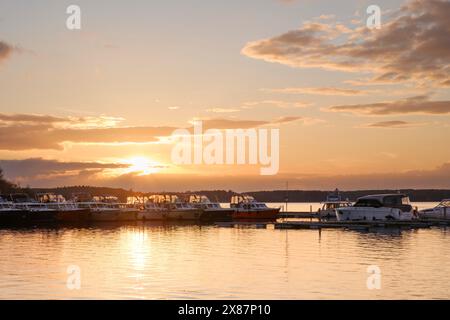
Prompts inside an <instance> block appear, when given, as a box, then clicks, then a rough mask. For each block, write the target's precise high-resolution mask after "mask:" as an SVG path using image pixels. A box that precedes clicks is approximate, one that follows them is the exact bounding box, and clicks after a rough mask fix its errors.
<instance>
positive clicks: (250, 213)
mask: <svg viewBox="0 0 450 320" xmlns="http://www.w3.org/2000/svg"><path fill="white" fill-rule="evenodd" d="M230 208H232V209H234V210H235V211H234V212H233V215H232V217H233V219H245V220H247V219H248V220H276V219H277V216H278V213H279V212H280V208H269V207H267V205H266V204H265V203H262V202H258V201H256V200H255V199H254V198H253V197H251V196H248V195H236V196H233V197H231V203H230Z"/></svg>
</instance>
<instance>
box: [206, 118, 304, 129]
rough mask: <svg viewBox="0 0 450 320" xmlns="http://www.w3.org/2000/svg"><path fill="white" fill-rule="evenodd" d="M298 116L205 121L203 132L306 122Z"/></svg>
mask: <svg viewBox="0 0 450 320" xmlns="http://www.w3.org/2000/svg"><path fill="white" fill-rule="evenodd" d="M308 119H310V118H303V117H299V116H285V117H280V118H277V119H273V120H235V119H221V118H218V119H205V120H202V121H203V130H207V129H222V130H223V129H250V128H257V127H262V126H268V125H280V124H285V123H290V122H295V121H299V120H304V121H306V120H308Z"/></svg>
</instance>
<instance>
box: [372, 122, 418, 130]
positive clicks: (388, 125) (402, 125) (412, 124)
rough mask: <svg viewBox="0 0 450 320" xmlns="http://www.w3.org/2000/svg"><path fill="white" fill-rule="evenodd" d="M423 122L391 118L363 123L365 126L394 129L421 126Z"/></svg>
mask: <svg viewBox="0 0 450 320" xmlns="http://www.w3.org/2000/svg"><path fill="white" fill-rule="evenodd" d="M422 125H424V123H417V122H407V121H401V120H392V121H380V122H375V123H369V124H366V125H364V126H363V127H365V128H394V129H402V128H411V127H418V126H422Z"/></svg>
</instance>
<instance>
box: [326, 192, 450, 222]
mask: <svg viewBox="0 0 450 320" xmlns="http://www.w3.org/2000/svg"><path fill="white" fill-rule="evenodd" d="M318 215H319V216H320V217H321V218H329V219H336V220H337V221H384V220H401V221H409V220H416V219H444V220H446V219H450V199H444V200H442V201H441V202H440V203H439V204H438V205H437V206H436V207H434V208H429V209H423V210H420V211H419V210H417V208H414V207H413V206H412V205H411V202H410V199H409V197H408V196H407V195H406V194H401V193H398V194H376V195H368V196H364V197H361V198H358V199H357V201H356V202H355V203H354V204H353V203H352V202H350V201H348V200H342V199H341V197H340V196H339V191H338V190H337V189H336V191H335V193H334V194H331V195H329V196H328V198H327V201H325V202H324V203H323V206H322V208H321V209H319V211H318Z"/></svg>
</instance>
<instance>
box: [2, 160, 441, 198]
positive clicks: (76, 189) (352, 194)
mask: <svg viewBox="0 0 450 320" xmlns="http://www.w3.org/2000/svg"><path fill="white" fill-rule="evenodd" d="M18 192H23V193H27V194H29V195H30V196H32V197H34V196H35V195H36V194H37V193H42V192H44V193H45V192H51V193H55V194H61V195H63V196H64V197H65V198H66V199H70V198H72V195H73V194H76V193H89V194H91V195H92V196H105V195H109V196H115V197H118V198H119V199H120V200H121V201H123V202H125V201H126V200H127V197H129V196H144V195H151V194H154V192H152V193H145V192H137V191H133V190H125V189H121V188H107V187H91V186H71V187H59V188H21V187H18V186H16V185H14V184H13V183H11V182H9V181H7V180H6V179H5V178H4V177H3V171H2V169H1V168H0V194H10V193H18ZM330 192H331V191H306V190H289V191H286V190H274V191H253V192H246V194H248V195H251V196H253V197H255V198H256V199H257V200H259V201H263V202H285V201H286V200H287V201H289V202H321V201H324V200H325V199H326V198H327V195H328V194H329V193H330ZM397 192H400V193H405V194H407V195H409V197H410V199H411V201H415V202H422V201H423V202H425V201H441V200H442V199H450V190H440V189H417V190H414V189H406V190H358V191H341V192H340V194H341V197H342V199H349V200H350V201H355V200H356V199H357V198H358V197H362V196H365V195H369V194H377V193H397ZM171 194H176V195H179V196H181V197H183V196H185V195H188V194H202V195H206V196H207V197H208V198H209V199H210V200H211V201H218V202H229V201H230V198H231V196H233V195H235V194H237V193H236V192H234V191H231V190H228V191H226V190H200V191H187V192H185V193H180V192H171Z"/></svg>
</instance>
